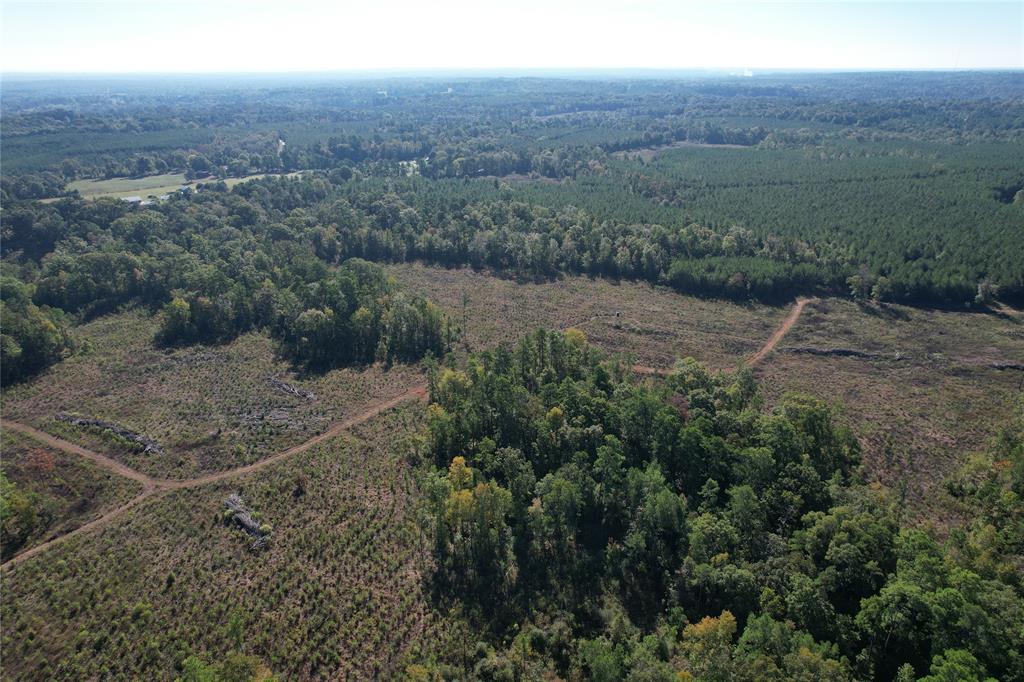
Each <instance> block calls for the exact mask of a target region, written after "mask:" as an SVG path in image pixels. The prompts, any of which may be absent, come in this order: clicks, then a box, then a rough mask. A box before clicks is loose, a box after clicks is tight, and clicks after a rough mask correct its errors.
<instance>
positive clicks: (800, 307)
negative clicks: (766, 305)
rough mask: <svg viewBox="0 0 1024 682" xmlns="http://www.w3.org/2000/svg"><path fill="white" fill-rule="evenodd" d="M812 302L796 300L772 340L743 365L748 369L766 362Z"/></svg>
mask: <svg viewBox="0 0 1024 682" xmlns="http://www.w3.org/2000/svg"><path fill="white" fill-rule="evenodd" d="M810 300H811V299H809V298H798V299H796V303H795V304H794V305H793V309H792V310H790V311H789V314H788V315H786V317H785V319H783V320H782V323H781V324H779V326H778V327H777V328H776V329H775V333H774V334H772V335H771V338H769V339H768V340H767V341H766V342H765V344H764V345H763V346H761V348H760V349H758V351H757V352H756V353H754V354H753V355H751V356H750V357H749V358H747V359H746V360H744V361H743V364H744V365H746V366H747V367H753V366H754V365H756V364H758V363H759V362H761V361H762V360H764V358H765V356H766V355H768V354H769V353H771V352H772V351H773V350H775V346H777V345H778V344H779V341H781V340H782V337H784V336H785V335H786V334H788V333H789V330H790V329H792V328H793V325H794V324H796V321H797V320H798V319H800V313H802V312H803V311H804V306H805V305H807V303H808V302H809V301H810Z"/></svg>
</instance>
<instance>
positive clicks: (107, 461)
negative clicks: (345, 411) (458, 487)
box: [3, 384, 427, 567]
mask: <svg viewBox="0 0 1024 682" xmlns="http://www.w3.org/2000/svg"><path fill="white" fill-rule="evenodd" d="M414 398H415V399H418V400H426V399H427V386H426V384H421V385H419V386H414V387H412V388H410V389H409V390H407V391H405V392H404V393H401V394H399V395H397V396H395V397H393V398H389V399H388V400H385V401H383V402H380V403H377V404H376V405H372V406H371V407H368V408H367V409H365V410H363V411H362V412H359V413H358V414H354V415H352V416H351V417H347V418H345V419H342V420H341V421H339V422H336V423H335V424H333V425H331V427H330V428H328V429H327V430H326V431H324V432H323V433H321V434H319V435H316V436H313V437H312V438H310V439H309V440H307V441H306V442H304V443H300V444H299V445H296V446H294V447H291V448H288V449H287V450H282V451H281V452H279V453H277V454H276V455H271V456H270V457H267V458H266V459H261V460H260V461H258V462H255V463H253V464H249V465H246V466H243V467H238V468H237V469H228V470H227V471H218V472H217V473H213V474H207V475H206V476H199V477H198V478H188V479H181V480H173V479H166V478H153V477H151V476H147V475H146V474H144V473H142V472H139V471H136V470H135V469H132V468H131V467H128V466H126V465H124V464H122V463H121V462H118V461H117V460H114V459H111V458H110V457H107V456H105V455H101V454H99V453H98V452H93V451H92V450H87V449H85V448H83V447H81V446H80V445H75V444H74V443H71V442H68V441H66V440H64V439H62V438H57V437H56V436H52V435H50V434H48V433H45V432H43V431H40V430H38V429H34V428H32V427H31V426H26V425H25V424H20V423H18V422H11V421H5V422H3V428H5V429H11V430H13V431H18V432H19V433H23V434H25V435H27V436H30V437H32V438H34V439H36V440H38V441H40V442H41V443H44V444H46V445H49V446H50V447H52V448H55V449H57V450H62V451H63V452H67V453H69V454H72V455H78V456H79V457H84V458H86V459H88V460H91V461H93V462H95V463H96V464H98V465H99V466H101V467H103V468H104V469H107V470H108V471H112V472H113V473H115V474H118V475H120V476H124V477H125V478H129V479H131V480H133V481H138V482H139V483H141V484H142V492H140V493H139V494H138V495H136V496H135V497H133V498H132V499H131V500H129V501H128V502H126V503H124V504H123V505H121V506H120V507H116V508H115V509H111V510H110V511H108V512H106V513H105V514H102V515H101V516H98V517H96V518H95V519H93V520H92V521H90V522H88V523H86V524H83V525H81V526H79V527H78V528H76V529H75V530H73V531H71V532H70V533H65V534H64V535H60V536H57V537H55V538H52V539H50V540H47V541H46V542H43V543H41V544H38V545H36V546H35V547H32V548H30V549H27V550H25V551H24V552H20V553H19V554H15V555H14V556H13V557H11V558H10V559H8V560H7V561H6V562H4V564H3V566H4V567H9V566H15V565H17V564H19V563H21V562H22V561H24V560H26V559H28V558H30V557H33V556H35V555H36V554H39V553H40V552H42V551H44V550H46V549H49V548H50V547H52V546H53V545H56V544H58V543H61V542H64V541H65V540H70V539H71V538H73V537H76V536H78V535H81V534H83V533H87V532H89V531H91V530H94V529H96V528H99V527H101V526H104V525H106V524H108V523H110V522H112V521H114V520H116V519H117V518H119V517H120V516H122V515H123V514H124V513H125V512H127V511H128V510H129V509H133V508H134V507H137V506H138V505H139V504H140V503H142V502H143V501H145V500H147V499H149V498H151V497H156V496H159V495H162V494H164V493H167V492H169V491H171V490H181V489H183V488H192V487H195V486H201V485H207V484H209V483H217V482H219V481H224V480H227V479H229V478H234V477H235V476H242V475H244V474H248V473H252V472H254V471H258V470H260V469H263V468H265V467H268V466H270V465H271V464H274V463H276V462H279V461H281V460H282V459H285V458H286V457H291V456H293V455H298V454H301V453H303V452H306V451H307V450H309V449H310V448H312V447H314V446H316V445H318V444H320V443H322V442H324V441H325V440H328V439H330V438H333V437H335V436H337V435H338V434H340V433H342V432H343V431H346V430H348V429H351V428H352V427H354V426H358V425H359V424H362V423H363V422H365V421H367V420H369V419H372V418H373V417H376V416H377V415H379V414H381V413H382V412H386V411H388V410H390V409H392V408H394V407H397V406H398V405H400V404H401V403H403V402H405V401H407V400H412V399H414Z"/></svg>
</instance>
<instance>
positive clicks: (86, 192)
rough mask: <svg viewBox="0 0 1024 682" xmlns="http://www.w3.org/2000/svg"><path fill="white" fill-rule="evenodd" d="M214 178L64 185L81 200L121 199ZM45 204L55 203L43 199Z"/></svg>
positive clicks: (231, 181) (230, 182) (178, 176)
mask: <svg viewBox="0 0 1024 682" xmlns="http://www.w3.org/2000/svg"><path fill="white" fill-rule="evenodd" d="M298 174H299V173H297V172H296V173H287V174H284V175H285V177H294V176H296V175H298ZM274 175H278V174H276V173H254V174H252V175H245V176H242V177H237V178H223V181H224V184H225V185H227V186H228V188H229V189H230V188H231V187H234V186H235V185H238V184H240V183H243V182H245V181H247V180H255V179H257V178H265V177H270V176H274ZM218 181H219V180H218V179H211V178H200V179H198V180H186V179H185V174H184V173H165V174H163V175H146V176H144V177H141V178H110V179H107V180H96V179H93V180H75V181H73V182H70V183H68V189H69V190H78V193H79V194H80V195H81V196H82V198H83V199H96V198H99V197H114V198H118V199H123V198H126V197H141V198H142V199H145V198H146V197H150V196H155V197H158V196H160V195H162V194H170V193H171V192H175V191H177V190H179V189H181V188H182V187H194V186H196V185H198V184H203V183H211V182H218ZM43 201H45V202H54V201H57V199H56V198H54V199H44V200H43Z"/></svg>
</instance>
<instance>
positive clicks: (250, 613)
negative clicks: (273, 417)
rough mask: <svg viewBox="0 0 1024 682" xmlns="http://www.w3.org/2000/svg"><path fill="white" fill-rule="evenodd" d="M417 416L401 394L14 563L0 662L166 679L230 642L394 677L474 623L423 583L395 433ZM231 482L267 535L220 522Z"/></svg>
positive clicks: (276, 668) (286, 660)
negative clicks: (379, 410) (344, 425)
mask: <svg viewBox="0 0 1024 682" xmlns="http://www.w3.org/2000/svg"><path fill="white" fill-rule="evenodd" d="M421 415H422V409H421V408H420V407H418V406H417V407H413V408H411V409H399V410H396V411H393V412H390V413H387V414H385V415H382V416H381V417H379V418H377V419H376V420H374V421H372V422H368V423H367V424H365V425H364V426H363V427H360V428H359V429H357V430H356V431H355V432H354V433H352V434H351V435H346V436H344V437H342V438H337V439H334V440H331V441H329V442H327V443H324V444H322V445H321V446H319V447H317V448H315V449H314V450H312V451H310V452H309V453H306V454H304V455H303V456H301V457H294V458H291V459H288V460H284V461H282V462H279V463H276V464H274V465H272V466H271V467H268V468H267V469H266V470H263V471H260V472H257V473H255V474H250V475H248V476H244V477H241V478H239V479H236V480H232V481H228V482H223V483H220V484H217V485H211V486H205V487H201V488H197V489H190V490H186V491H178V492H173V493H168V494H166V495H165V496H163V497H160V498H158V499H155V500H151V501H149V502H148V503H146V504H145V505H144V506H142V507H141V508H139V509H137V510H134V511H132V512H131V513H130V514H128V515H126V516H124V517H122V518H120V519H118V521H117V522H116V523H115V524H113V525H110V526H107V527H105V528H103V529H102V530H98V531H97V532H96V533H95V534H93V535H90V536H87V537H84V538H76V539H74V540H70V541H68V542H67V543H65V544H63V545H60V546H59V547H55V548H53V549H52V550H51V551H50V552H48V553H46V554H44V555H40V556H37V557H33V558H31V559H29V560H27V561H25V562H24V563H22V564H20V565H18V566H16V567H14V568H13V570H10V569H8V572H6V573H5V576H4V586H5V596H4V600H3V603H2V606H0V609H2V611H0V615H2V620H3V623H4V629H3V648H2V653H3V659H4V669H3V677H4V678H5V679H48V680H58V679H95V678H103V677H112V678H124V679H141V678H147V679H173V678H174V677H175V676H176V674H178V666H180V664H181V662H182V661H183V660H184V659H185V658H187V657H188V656H189V655H191V654H199V655H201V656H202V657H203V658H204V659H205V660H207V661H211V660H217V659H219V658H220V657H222V656H224V655H225V654H226V653H227V652H228V651H230V650H232V649H234V650H241V651H244V652H245V653H247V654H252V655H256V656H258V657H259V658H260V659H261V660H262V661H263V663H264V664H266V665H267V666H268V667H269V668H270V669H271V670H272V671H273V672H275V673H277V674H278V675H280V677H281V679H299V678H301V679H326V678H332V679H338V678H344V677H348V678H350V679H371V678H383V679H393V678H394V677H396V676H397V673H398V672H399V671H401V670H404V668H405V666H406V665H408V664H410V663H414V662H417V661H422V660H425V659H427V658H429V657H431V656H432V655H434V654H435V653H436V652H438V651H443V648H444V646H445V643H446V642H448V641H450V640H451V639H452V638H466V637H469V636H470V635H469V633H467V632H466V631H465V630H464V629H461V628H460V626H459V624H458V622H456V621H453V620H451V619H449V618H447V617H445V616H444V615H443V614H439V613H438V612H436V611H435V610H434V608H433V607H432V606H431V602H430V598H429V595H428V594H427V592H426V591H425V588H424V580H423V578H424V576H425V575H426V574H427V573H428V571H427V570H426V569H427V568H428V566H429V564H428V563H427V562H428V561H429V558H430V549H429V545H427V544H425V539H424V538H423V536H422V535H421V534H420V531H419V526H418V523H417V520H416V518H415V514H414V511H415V502H416V499H417V498H418V495H419V492H418V485H417V483H416V481H415V479H414V477H413V476H412V474H411V469H410V468H409V466H408V464H407V461H406V458H405V455H406V451H405V449H403V448H402V447H401V445H400V444H399V443H400V436H401V435H402V434H405V433H409V432H411V431H412V430H415V429H416V428H417V426H418V425H419V424H420V423H421V422H420V420H421V418H422V417H421ZM236 492H237V493H239V494H240V495H241V496H242V498H243V500H244V501H245V502H246V504H247V505H248V506H249V507H251V508H252V509H253V510H254V511H255V512H257V513H258V514H259V520H260V522H261V523H269V524H271V525H272V526H273V531H272V533H271V537H270V542H269V544H268V546H267V547H265V548H264V549H263V550H260V551H257V552H252V551H250V550H249V549H248V546H249V544H250V541H251V538H249V537H248V536H246V535H245V534H244V533H242V532H241V531H240V530H239V529H237V528H236V527H234V526H233V525H225V524H224V523H223V522H222V510H223V503H224V499H225V498H226V496H227V495H229V494H231V493H236ZM109 565H116V566H118V570H117V571H108V570H98V568H99V567H102V566H109ZM232 622H237V624H238V629H237V631H232V629H231V623H232ZM421 644H422V645H423V646H426V647H429V648H427V649H420V648H419V646H420V645H421Z"/></svg>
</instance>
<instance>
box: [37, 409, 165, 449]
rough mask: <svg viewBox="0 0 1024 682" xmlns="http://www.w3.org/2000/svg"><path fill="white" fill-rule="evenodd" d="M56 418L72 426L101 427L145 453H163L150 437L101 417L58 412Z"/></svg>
mask: <svg viewBox="0 0 1024 682" xmlns="http://www.w3.org/2000/svg"><path fill="white" fill-rule="evenodd" d="M56 419H57V420H58V421H62V422H65V423H68V424H71V425H72V426H87V427H90V428H94V429H101V430H103V431H110V432H111V433H113V434H114V435H116V436H120V437H121V438H124V439H125V440H128V441H131V442H132V443H135V444H136V445H140V446H142V451H143V452H145V453H146V454H157V455H160V454H163V449H162V448H161V447H160V445H159V443H157V442H156V441H155V440H153V439H151V438H147V437H146V436H143V435H142V434H141V433H135V432H134V431H131V430H129V429H126V428H125V427H123V426H121V425H119V424H115V423H113V422H108V421H103V420H102V419H90V418H88V417H76V416H75V415H73V414H64V413H61V414H58V415H57V417H56Z"/></svg>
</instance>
